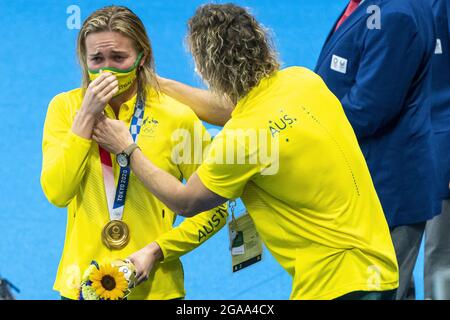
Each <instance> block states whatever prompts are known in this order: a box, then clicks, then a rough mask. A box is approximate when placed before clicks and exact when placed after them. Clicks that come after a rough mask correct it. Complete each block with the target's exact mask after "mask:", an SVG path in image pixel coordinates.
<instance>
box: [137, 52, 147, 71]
mask: <svg viewBox="0 0 450 320" xmlns="http://www.w3.org/2000/svg"><path fill="white" fill-rule="evenodd" d="M146 59H147V55H145V54H144V55H143V56H142V59H141V62H139V69H141V68H142V67H143V66H144V64H145V61H146Z"/></svg>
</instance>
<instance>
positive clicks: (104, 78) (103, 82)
mask: <svg viewBox="0 0 450 320" xmlns="http://www.w3.org/2000/svg"><path fill="white" fill-rule="evenodd" d="M118 90H119V82H118V81H117V79H116V76H114V75H113V74H111V73H109V72H104V73H102V74H101V75H100V76H99V77H98V78H97V79H95V80H94V81H92V82H91V83H90V84H89V86H88V87H87V89H86V93H85V95H84V98H83V103H82V105H81V110H82V111H85V112H87V113H90V114H92V115H94V116H96V115H98V114H100V113H102V112H103V110H104V109H105V107H106V105H107V104H108V102H109V101H110V100H111V99H112V97H113V96H114V95H115V94H116V93H117V91H118Z"/></svg>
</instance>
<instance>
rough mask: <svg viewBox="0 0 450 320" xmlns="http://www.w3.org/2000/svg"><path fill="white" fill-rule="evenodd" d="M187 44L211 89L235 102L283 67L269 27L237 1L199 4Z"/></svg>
mask: <svg viewBox="0 0 450 320" xmlns="http://www.w3.org/2000/svg"><path fill="white" fill-rule="evenodd" d="M187 44H188V46H189V49H190V51H191V53H192V56H193V57H194V60H195V62H196V65H197V69H198V72H199V73H200V74H201V75H202V77H203V79H204V80H205V81H206V82H207V83H208V85H209V87H210V89H211V90H212V91H213V92H216V93H217V94H219V95H225V96H227V97H228V98H230V99H231V101H232V102H233V103H237V101H238V100H239V99H241V98H243V97H244V96H245V95H247V94H248V93H249V92H250V90H251V89H252V88H253V87H255V86H256V85H257V84H258V83H259V82H260V81H261V80H262V79H263V78H265V77H267V76H270V75H271V74H273V73H274V72H276V71H278V70H279V68H280V63H279V61H278V55H277V52H276V51H275V49H274V48H273V45H272V43H271V39H270V37H269V35H268V32H267V30H266V29H264V27H263V26H262V25H260V24H259V23H258V21H256V19H255V18H254V17H253V16H252V15H251V14H250V13H249V12H248V11H247V10H246V9H244V8H242V7H239V6H236V5H234V4H206V5H203V6H201V7H199V8H198V9H197V11H196V12H195V15H194V16H193V17H192V18H191V19H190V20H189V22H188V35H187Z"/></svg>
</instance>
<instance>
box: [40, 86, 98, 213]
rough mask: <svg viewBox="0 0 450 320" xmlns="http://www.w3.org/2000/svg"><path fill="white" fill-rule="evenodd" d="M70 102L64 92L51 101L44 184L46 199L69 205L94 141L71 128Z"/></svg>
mask: <svg viewBox="0 0 450 320" xmlns="http://www.w3.org/2000/svg"><path fill="white" fill-rule="evenodd" d="M72 123H73V119H72V115H71V112H70V106H69V105H68V101H67V99H65V97H64V96H63V95H58V96H56V97H55V98H54V99H53V100H52V101H51V102H50V105H49V108H48V111H47V117H46V119H45V124H44V133H43V142H42V153H43V161H42V171H41V186H42V189H43V191H44V194H45V196H46V197H47V199H48V200H49V201H50V202H51V203H52V204H54V205H56V206H58V207H66V206H67V205H68V204H69V203H70V202H71V201H72V199H73V198H74V197H75V196H76V194H77V190H78V188H79V186H80V182H81V180H82V178H83V176H84V172H85V170H86V163H87V160H88V154H89V150H90V148H91V144H92V141H91V140H87V139H84V138H82V137H79V136H78V135H76V134H75V133H73V132H72V130H71V126H72Z"/></svg>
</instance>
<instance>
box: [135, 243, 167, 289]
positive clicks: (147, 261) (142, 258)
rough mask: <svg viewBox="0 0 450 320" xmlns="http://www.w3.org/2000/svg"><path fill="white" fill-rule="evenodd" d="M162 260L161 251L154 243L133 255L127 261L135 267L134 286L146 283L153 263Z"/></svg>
mask: <svg viewBox="0 0 450 320" xmlns="http://www.w3.org/2000/svg"><path fill="white" fill-rule="evenodd" d="M161 258H162V251H161V248H160V247H159V245H158V244H157V243H156V242H153V243H151V244H149V245H148V246H146V247H144V248H143V249H141V250H139V251H137V252H135V253H133V254H132V255H131V256H129V257H128V258H127V259H128V260H130V261H131V262H132V263H133V264H134V266H135V267H136V286H137V285H139V284H140V283H142V282H144V281H146V280H147V279H148V277H149V275H150V272H151V271H152V269H153V267H154V266H155V263H156V262H158V261H159V260H160V259H161Z"/></svg>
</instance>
